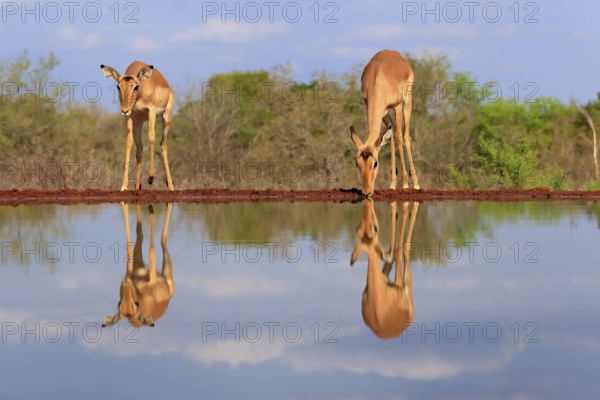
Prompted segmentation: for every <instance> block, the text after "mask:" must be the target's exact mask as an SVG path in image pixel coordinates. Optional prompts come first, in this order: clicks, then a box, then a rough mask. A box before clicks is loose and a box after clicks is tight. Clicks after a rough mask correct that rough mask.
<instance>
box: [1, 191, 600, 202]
mask: <svg viewBox="0 0 600 400" xmlns="http://www.w3.org/2000/svg"><path fill="white" fill-rule="evenodd" d="M373 199H374V200H375V201H384V202H391V201H442V200H460V201H469V200H472V201H546V200H586V201H600V191H551V190H550V189H548V188H537V189H527V190H520V189H511V190H437V189H420V190H414V189H405V190H402V189H398V190H390V189H382V190H377V191H376V192H375V194H374V196H373ZM359 200H361V195H360V191H359V190H358V189H330V190H271V189H264V190H263V189H261V190H254V189H242V190H229V189H190V190H175V191H173V192H169V191H167V190H129V191H124V192H121V191H116V190H115V191H111V190H97V189H85V190H72V189H64V190H36V189H24V190H17V189H14V190H0V205H13V206H15V205H21V204H23V205H35V204H64V205H69V204H100V203H119V202H126V203H168V202H175V203H214V204H218V203H230V202H285V201H289V202H298V201H302V202H320V201H330V202H348V201H359Z"/></svg>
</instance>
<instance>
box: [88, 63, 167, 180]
mask: <svg viewBox="0 0 600 400" xmlns="http://www.w3.org/2000/svg"><path fill="white" fill-rule="evenodd" d="M100 68H102V72H104V75H105V76H106V77H107V78H112V79H114V80H115V81H117V90H118V92H119V101H120V103H121V114H122V115H123V116H124V117H126V118H127V142H126V150H125V151H126V152H125V173H124V175H123V184H122V185H121V190H127V186H128V184H129V153H130V152H131V145H132V143H133V141H134V140H135V148H136V152H135V159H136V175H135V188H136V189H141V188H142V183H141V163H142V127H143V126H144V122H145V121H148V139H149V142H150V176H149V177H148V183H149V184H152V182H153V181H154V139H155V136H156V135H155V131H154V125H155V123H156V116H157V115H160V116H161V118H162V138H161V140H160V151H161V154H162V158H163V162H164V164H165V173H166V175H167V178H166V179H167V186H168V187H169V190H174V187H173V180H172V179H171V172H170V171H169V161H168V156H167V136H168V135H169V129H170V128H171V119H172V111H173V92H172V91H171V88H170V87H169V83H168V82H167V80H166V79H165V77H164V76H163V75H162V74H161V73H160V72H159V71H158V70H157V69H155V68H154V67H153V66H152V65H148V64H145V63H143V62H141V61H134V62H132V63H131V65H129V67H127V70H126V71H125V75H121V74H120V73H118V72H117V71H116V70H115V69H114V68H111V67H108V66H106V65H101V66H100Z"/></svg>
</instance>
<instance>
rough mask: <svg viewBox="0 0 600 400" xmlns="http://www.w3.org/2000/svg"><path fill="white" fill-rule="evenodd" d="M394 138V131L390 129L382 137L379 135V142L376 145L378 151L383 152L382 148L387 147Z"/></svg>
mask: <svg viewBox="0 0 600 400" xmlns="http://www.w3.org/2000/svg"><path fill="white" fill-rule="evenodd" d="M391 138H392V130H391V129H388V130H387V131H385V132H384V133H382V134H381V135H379V137H378V138H377V140H376V141H375V143H374V146H375V148H377V151H379V150H381V148H382V147H383V146H385V145H386V144H387V143H388V142H389V141H390V139H391Z"/></svg>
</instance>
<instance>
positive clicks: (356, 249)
mask: <svg viewBox="0 0 600 400" xmlns="http://www.w3.org/2000/svg"><path fill="white" fill-rule="evenodd" d="M362 247H363V246H362V244H361V243H360V241H359V242H358V243H356V246H354V250H353V251H352V255H351V256H350V266H353V265H354V263H355V262H356V260H358V257H360V254H361V253H362V250H363V249H362Z"/></svg>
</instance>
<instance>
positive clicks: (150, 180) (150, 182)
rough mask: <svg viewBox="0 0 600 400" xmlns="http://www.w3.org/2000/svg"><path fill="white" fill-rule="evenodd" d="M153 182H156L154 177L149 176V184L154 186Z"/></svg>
mask: <svg viewBox="0 0 600 400" xmlns="http://www.w3.org/2000/svg"><path fill="white" fill-rule="evenodd" d="M152 182H154V177H153V176H149V177H148V184H149V185H152Z"/></svg>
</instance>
